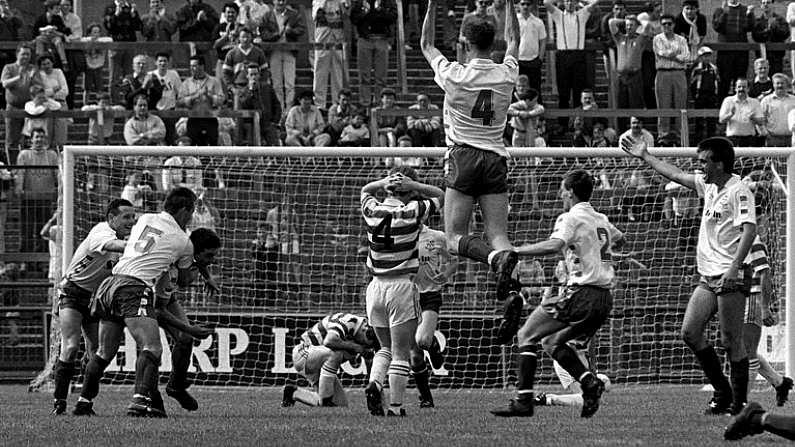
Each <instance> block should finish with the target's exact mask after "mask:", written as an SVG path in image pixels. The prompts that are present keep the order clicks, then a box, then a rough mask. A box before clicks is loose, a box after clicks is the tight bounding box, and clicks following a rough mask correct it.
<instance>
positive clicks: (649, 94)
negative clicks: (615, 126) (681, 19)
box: [638, 0, 663, 109]
mask: <svg viewBox="0 0 795 447" xmlns="http://www.w3.org/2000/svg"><path fill="white" fill-rule="evenodd" d="M662 8H663V6H662V1H661V0H651V1H649V2H647V3H646V10H645V12H642V13H640V14H638V22H639V23H640V25H641V26H642V27H643V28H644V29H645V31H646V34H648V35H649V36H652V37H653V36H656V35H657V34H660V33H661V32H663V29H662V25H661V24H660V17H661V16H662ZM656 64H657V61H656V56H655V55H654V48H652V46H651V45H648V46H647V47H646V50H645V51H644V52H643V61H642V62H641V70H643V104H644V105H645V106H646V108H647V109H653V108H655V107H657V96H656V95H655V91H654V82H655V79H656V78H657V69H656Z"/></svg>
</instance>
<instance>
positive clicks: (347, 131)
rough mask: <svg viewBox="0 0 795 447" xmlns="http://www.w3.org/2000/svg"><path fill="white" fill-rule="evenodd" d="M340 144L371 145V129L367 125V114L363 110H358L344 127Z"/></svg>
mask: <svg viewBox="0 0 795 447" xmlns="http://www.w3.org/2000/svg"><path fill="white" fill-rule="evenodd" d="M339 145H340V146H369V145H370V129H369V128H368V127H367V116H366V115H365V114H364V112H363V111H361V110H359V111H356V112H355V113H354V114H353V116H351V122H350V124H348V125H347V126H345V128H344V129H342V135H341V136H340V139H339Z"/></svg>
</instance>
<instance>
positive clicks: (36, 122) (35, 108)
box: [22, 84, 61, 144]
mask: <svg viewBox="0 0 795 447" xmlns="http://www.w3.org/2000/svg"><path fill="white" fill-rule="evenodd" d="M30 97H31V98H30V101H28V102H26V103H25V113H26V114H27V116H26V117H25V125H24V126H23V127H22V135H25V136H26V137H30V133H31V131H32V130H33V129H35V128H39V127H40V128H42V129H45V130H47V131H48V132H50V134H52V129H53V127H54V126H53V120H52V118H50V117H49V113H48V112H56V111H58V110H61V103H60V102H58V101H56V100H55V99H53V98H51V97H47V95H46V94H45V93H44V88H43V87H42V86H40V85H38V84H33V85H32V86H31V87H30ZM48 144H49V143H48Z"/></svg>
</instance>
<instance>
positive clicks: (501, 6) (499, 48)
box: [486, 0, 516, 64]
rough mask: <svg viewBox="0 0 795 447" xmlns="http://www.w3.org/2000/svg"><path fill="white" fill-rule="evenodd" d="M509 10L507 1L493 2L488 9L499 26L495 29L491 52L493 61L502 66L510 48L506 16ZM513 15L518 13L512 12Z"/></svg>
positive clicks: (496, 0)
mask: <svg viewBox="0 0 795 447" xmlns="http://www.w3.org/2000/svg"><path fill="white" fill-rule="evenodd" d="M507 10H508V9H507V8H506V1H505V0H493V2H492V4H491V5H490V6H489V7H488V8H486V12H488V13H489V15H491V16H492V17H494V21H495V23H496V24H497V26H496V27H494V48H493V50H492V52H491V59H493V60H494V61H495V62H497V63H500V64H501V63H502V60H503V58H504V57H505V50H506V48H508V45H507V43H506V42H505V14H506V12H507ZM511 14H516V11H515V10H514V11H511Z"/></svg>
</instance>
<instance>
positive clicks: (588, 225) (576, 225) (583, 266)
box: [549, 202, 623, 288]
mask: <svg viewBox="0 0 795 447" xmlns="http://www.w3.org/2000/svg"><path fill="white" fill-rule="evenodd" d="M622 237H623V234H622V233H621V232H620V231H619V230H618V229H617V228H616V227H615V226H614V225H613V224H612V223H610V221H609V220H608V219H607V217H606V216H605V215H604V214H602V213H599V212H597V211H596V210H594V208H593V207H592V206H591V204H590V203H588V202H580V203H577V204H576V205H574V206H572V207H571V209H570V210H569V211H568V212H566V213H563V214H561V215H560V216H558V219H557V221H556V222H555V229H554V230H553V232H552V235H551V236H550V237H549V238H550V239H560V240H562V241H563V242H565V243H566V247H565V248H564V249H563V255H564V260H565V261H566V271H567V272H568V275H569V277H568V280H567V283H566V285H567V286H585V285H588V286H595V287H602V288H610V287H612V286H613V282H614V279H615V271H614V270H613V265H612V262H611V259H610V247H611V246H612V244H613V243H615V242H616V241H618V240H620V239H621V238H622Z"/></svg>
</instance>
